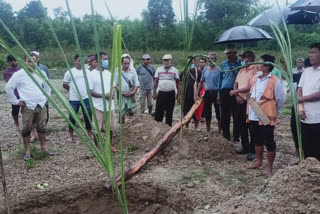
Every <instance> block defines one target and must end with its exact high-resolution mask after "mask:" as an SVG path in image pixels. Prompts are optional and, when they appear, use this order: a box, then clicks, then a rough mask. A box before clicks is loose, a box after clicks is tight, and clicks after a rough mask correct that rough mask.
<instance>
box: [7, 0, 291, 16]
mask: <svg viewBox="0 0 320 214" xmlns="http://www.w3.org/2000/svg"><path fill="white" fill-rule="evenodd" d="M4 1H5V2H8V3H10V4H11V5H12V7H13V10H14V11H19V10H20V9H22V8H23V7H24V6H25V5H26V4H27V3H28V2H30V0H4ZM106 1H107V3H108V6H109V8H110V10H111V11H112V15H113V16H115V17H117V18H120V19H123V18H125V17H129V18H130V19H135V18H138V19H141V12H142V10H143V9H146V8H147V6H148V0H106ZM181 1H182V2H183V0H181ZM195 1H196V0H189V4H190V7H191V8H190V12H191V11H193V8H194V4H195ZM261 1H262V2H267V3H270V4H273V3H274V2H275V1H274V0H261ZM172 2H173V8H174V12H175V14H176V19H180V17H181V15H180V14H181V12H180V0H173V1H172ZM279 2H280V3H281V4H285V2H286V0H279ZM293 2H295V0H289V3H293ZM42 3H43V4H44V6H45V7H47V8H48V12H49V15H50V16H53V9H54V8H57V7H59V6H61V7H63V8H64V9H65V8H66V7H65V0H42ZM69 4H70V7H71V10H72V12H73V15H74V16H78V17H79V16H83V15H85V14H90V13H91V12H90V11H91V9H90V1H89V0H69ZM94 6H95V10H96V11H97V12H98V13H99V14H101V15H103V16H105V17H108V16H109V14H108V12H107V8H106V6H105V3H104V0H94Z"/></svg>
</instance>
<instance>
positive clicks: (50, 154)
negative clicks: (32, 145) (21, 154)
mask: <svg viewBox="0 0 320 214" xmlns="http://www.w3.org/2000/svg"><path fill="white" fill-rule="evenodd" d="M43 152H44V153H46V154H47V155H49V156H54V154H53V152H51V151H49V150H47V151H43Z"/></svg>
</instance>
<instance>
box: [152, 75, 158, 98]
mask: <svg viewBox="0 0 320 214" xmlns="http://www.w3.org/2000/svg"><path fill="white" fill-rule="evenodd" d="M158 84H159V78H154V83H153V98H154V99H157V88H158Z"/></svg>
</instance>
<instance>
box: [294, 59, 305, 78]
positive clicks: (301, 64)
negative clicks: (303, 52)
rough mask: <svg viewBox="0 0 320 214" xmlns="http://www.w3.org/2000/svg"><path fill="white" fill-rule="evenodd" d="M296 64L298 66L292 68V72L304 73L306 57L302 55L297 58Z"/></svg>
mask: <svg viewBox="0 0 320 214" xmlns="http://www.w3.org/2000/svg"><path fill="white" fill-rule="evenodd" d="M296 65H297V67H295V68H294V69H293V70H292V73H293V74H298V73H302V72H303V71H304V59H303V58H302V57H299V58H297V59H296Z"/></svg>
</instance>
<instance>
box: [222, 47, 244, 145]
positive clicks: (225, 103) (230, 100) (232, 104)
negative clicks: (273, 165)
mask: <svg viewBox="0 0 320 214" xmlns="http://www.w3.org/2000/svg"><path fill="white" fill-rule="evenodd" d="M224 53H225V54H226V57H227V60H225V61H223V62H222V63H221V69H222V70H223V71H228V70H232V69H234V68H237V67H240V66H241V61H240V59H239V58H238V57H237V49H236V48H235V47H234V46H233V45H230V46H228V47H227V48H226V50H225V51H224ZM238 72H239V69H238V70H235V71H232V72H222V73H221V75H220V79H219V96H218V98H217V99H218V102H220V106H221V125H222V132H223V137H224V138H226V139H227V140H231V136H230V115H231V114H232V118H233V142H239V135H240V131H239V125H238V124H239V122H238V114H237V108H236V106H237V102H236V99H235V97H234V96H230V94H229V93H230V91H231V90H233V86H234V82H235V80H236V77H237V74H238Z"/></svg>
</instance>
